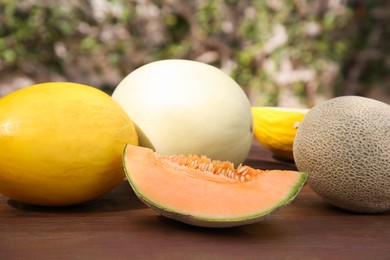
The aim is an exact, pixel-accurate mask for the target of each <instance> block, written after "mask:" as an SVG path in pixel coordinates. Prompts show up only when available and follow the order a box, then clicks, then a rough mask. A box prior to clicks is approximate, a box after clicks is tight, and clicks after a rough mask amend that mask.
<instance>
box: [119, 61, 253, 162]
mask: <svg viewBox="0 0 390 260" xmlns="http://www.w3.org/2000/svg"><path fill="white" fill-rule="evenodd" d="M112 98H113V99H115V100H116V101H117V102H118V103H119V104H120V105H121V106H122V107H123V108H124V110H125V111H126V112H127V113H128V115H129V117H130V118H131V119H132V120H133V122H134V123H135V125H136V129H137V133H138V136H139V142H140V146H144V147H149V148H152V149H154V150H155V151H158V152H159V153H161V154H164V155H169V154H198V155H207V156H208V157H210V158H212V159H215V160H228V161H232V162H234V163H235V164H236V165H238V164H240V163H242V162H243V161H244V160H245V159H246V157H247V155H248V153H249V150H250V147H251V144H252V139H253V129H252V114H251V106H250V103H249V100H248V98H247V96H246V95H245V93H244V91H243V90H242V89H241V87H240V86H239V85H238V84H237V82H235V81H234V80H233V79H232V78H231V77H229V75H227V74H226V73H224V72H223V71H221V70H220V69H218V68H216V67H214V66H211V65H208V64H204V63H201V62H196V61H191V60H177V59H172V60H160V61H155V62H151V63H148V64H145V65H144V66H141V67H140V68H138V69H136V70H134V71H132V72H131V73H130V74H129V75H128V76H126V77H125V78H124V79H123V80H122V81H121V82H120V83H119V85H118V86H117V87H116V88H115V90H114V93H113V94H112Z"/></svg>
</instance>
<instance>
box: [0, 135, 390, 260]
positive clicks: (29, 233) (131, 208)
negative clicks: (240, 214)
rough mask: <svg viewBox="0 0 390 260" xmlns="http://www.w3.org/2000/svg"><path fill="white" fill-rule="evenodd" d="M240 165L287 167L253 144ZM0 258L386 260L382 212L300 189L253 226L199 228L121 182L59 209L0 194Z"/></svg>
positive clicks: (386, 226) (389, 250) (389, 221)
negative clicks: (337, 203)
mask: <svg viewBox="0 0 390 260" xmlns="http://www.w3.org/2000/svg"><path fill="white" fill-rule="evenodd" d="M247 164H249V165H252V166H254V167H257V168H263V169H266V168H279V169H295V165H294V164H292V163H286V162H281V161H277V160H275V159H274V158H272V156H271V154H270V153H269V152H267V151H265V150H264V149H263V148H262V147H261V146H260V145H259V144H258V143H256V142H254V144H253V146H252V150H251V153H250V155H249V157H248V160H247ZM0 259H1V260H8V259H18V260H19V259H23V260H24V259H37V260H42V259H56V260H57V259H58V260H61V259H93V260H96V259H222V260H225V259H370V260H376V259H390V212H387V213H385V214H381V215H364V214H353V213H349V212H346V211H343V210H341V209H338V208H335V207H333V206H330V205H329V204H328V203H326V202H325V201H323V200H322V199H321V198H320V197H318V196H317V195H316V194H315V193H313V191H312V190H311V189H310V188H309V187H308V186H307V185H306V186H305V187H304V188H303V190H302V191H301V192H300V194H299V195H298V196H297V197H296V199H295V200H294V201H293V203H292V204H290V205H289V206H287V207H285V208H283V209H281V210H280V211H277V212H276V213H274V214H273V215H272V216H270V217H269V218H268V219H266V220H264V221H262V222H260V223H257V224H252V225H247V226H241V227H235V228H227V229H207V228H199V227H193V226H189V225H186V224H182V223H179V222H175V221H173V220H170V219H166V218H164V217H160V216H157V215H156V213H154V212H153V211H152V210H150V209H148V208H146V207H145V206H144V205H143V204H142V203H141V202H140V201H139V200H138V199H137V198H136V197H135V195H134V194H133V192H132V190H131V188H130V186H129V185H128V183H127V182H123V183H122V184H120V185H119V186H118V187H117V188H116V189H114V190H113V191H112V192H110V193H109V194H107V195H105V196H103V197H101V198H100V199H97V200H94V201H91V202H89V203H86V204H83V205H78V206H72V207H67V208H45V207H36V206H29V205H25V204H21V203H18V202H16V201H13V200H9V199H8V198H5V197H2V196H0Z"/></svg>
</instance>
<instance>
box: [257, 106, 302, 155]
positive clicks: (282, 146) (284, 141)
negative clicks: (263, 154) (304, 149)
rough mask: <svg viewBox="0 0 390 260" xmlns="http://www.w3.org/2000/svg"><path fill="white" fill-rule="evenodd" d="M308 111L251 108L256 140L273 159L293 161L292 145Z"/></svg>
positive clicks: (285, 108)
mask: <svg viewBox="0 0 390 260" xmlns="http://www.w3.org/2000/svg"><path fill="white" fill-rule="evenodd" d="M308 111H309V109H306V108H287V107H252V115H253V125H254V127H253V128H254V134H255V137H256V139H257V140H258V141H259V142H260V143H261V144H262V145H263V146H264V147H265V148H266V149H268V150H269V151H271V152H272V153H273V155H274V156H275V158H277V159H282V160H287V161H293V160H294V156H293V143H294V138H295V134H296V132H297V129H296V127H295V125H296V124H297V123H299V122H301V121H302V119H303V117H304V116H305V115H306V113H307V112H308Z"/></svg>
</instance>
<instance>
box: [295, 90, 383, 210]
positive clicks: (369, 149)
mask: <svg viewBox="0 0 390 260" xmlns="http://www.w3.org/2000/svg"><path fill="white" fill-rule="evenodd" d="M293 152H294V159H295V163H296V165H297V167H298V169H299V170H300V171H305V172H307V173H308V174H309V178H308V184H309V185H310V186H311V188H312V189H313V190H314V191H316V192H317V193H318V194H319V195H320V196H322V197H323V198H324V199H325V200H327V201H328V202H330V203H331V204H333V205H335V206H338V207H340V208H343V209H346V210H350V211H355V212H362V213H380V212H384V211H386V210H389V209H390V106H389V105H387V104H385V103H383V102H379V101H377V100H373V99H369V98H364V97H358V96H343V97H337V98H333V99H330V100H328V101H326V102H324V103H322V104H319V105H317V106H315V107H314V108H312V109H311V110H310V111H309V112H308V114H307V115H306V116H305V117H304V119H303V120H302V122H301V123H300V124H299V126H298V131H297V134H296V137H295V140H294V145H293Z"/></svg>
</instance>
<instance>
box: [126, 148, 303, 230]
mask: <svg viewBox="0 0 390 260" xmlns="http://www.w3.org/2000/svg"><path fill="white" fill-rule="evenodd" d="M174 159H175V157H174V156H173V157H169V156H168V157H167V156H160V155H158V154H157V153H155V152H154V151H153V150H151V149H149V148H143V147H139V146H133V145H127V146H126V147H125V149H124V154H123V161H124V168H125V171H126V176H127V178H128V180H129V183H130V185H131V186H132V188H133V190H134V191H135V193H136V194H137V196H138V197H139V198H140V199H141V200H142V201H144V202H145V203H146V204H147V205H148V206H151V207H152V208H154V209H155V210H157V211H158V212H160V213H161V214H163V215H166V216H168V217H172V218H175V219H177V220H180V221H183V222H186V223H189V224H194V225H199V226H235V225H240V224H246V223H253V222H256V221H258V219H259V218H260V217H262V216H264V215H267V214H269V213H270V212H272V211H274V210H275V209H277V208H279V207H281V206H283V205H285V204H287V203H289V202H290V201H292V200H293V199H294V197H295V196H296V195H297V194H298V192H299V190H300V188H301V187H302V186H303V184H304V182H305V180H306V177H307V176H306V174H305V173H301V172H296V171H283V170H269V171H268V170H267V171H262V170H255V169H252V168H250V169H248V170H249V172H248V174H250V175H251V177H250V178H247V179H245V178H238V177H239V172H237V171H238V170H237V169H235V170H234V172H235V176H238V177H236V178H234V176H232V175H233V173H231V176H230V177H229V176H228V177H226V176H225V175H222V174H215V173H214V172H212V171H208V170H207V169H206V170H201V169H199V168H198V169H195V168H192V167H190V166H188V165H187V166H186V165H180V164H178V163H175V161H174ZM179 161H180V160H179ZM216 164H218V163H216ZM219 165H225V166H226V165H227V164H226V163H225V164H223V163H221V162H220V164H219ZM241 167H242V166H241ZM246 167H247V166H246ZM200 168H202V167H200ZM225 168H227V167H225ZM247 168H249V167H247ZM242 169H246V168H242ZM241 171H242V170H241ZM244 177H245V176H244Z"/></svg>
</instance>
